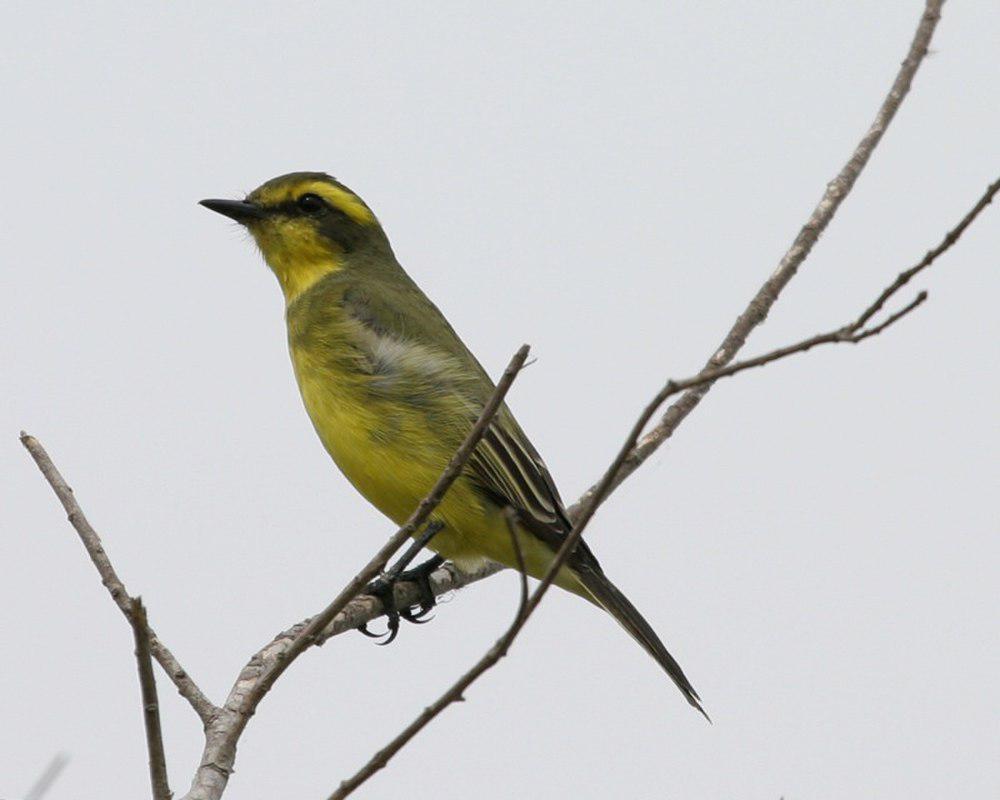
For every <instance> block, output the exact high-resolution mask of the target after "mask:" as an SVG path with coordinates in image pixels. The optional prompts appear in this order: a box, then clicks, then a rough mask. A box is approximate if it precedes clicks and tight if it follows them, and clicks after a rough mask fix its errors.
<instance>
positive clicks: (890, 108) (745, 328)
mask: <svg viewBox="0 0 1000 800" xmlns="http://www.w3.org/2000/svg"><path fill="white" fill-rule="evenodd" d="M943 4H944V0H927V4H926V6H925V8H924V12H923V14H922V15H921V17H920V23H919V24H918V25H917V30H916V33H915V34H914V36H913V41H912V43H911V44H910V49H909V51H908V52H907V54H906V58H905V59H904V60H903V63H902V64H901V65H900V68H899V71H898V73H897V74H896V78H895V80H894V81H893V82H892V86H891V88H890V89H889V93H888V94H887V95H886V97H885V99H884V100H883V101H882V105H881V106H880V107H879V110H878V113H877V114H876V115H875V121H874V122H872V124H871V126H870V127H869V128H868V131H867V133H865V135H864V136H863V137H862V139H861V141H860V142H859V143H858V146H857V147H856V148H855V149H854V152H853V153H851V157H850V158H849V159H848V160H847V163H846V164H844V166H843V168H842V169H841V170H840V172H839V173H838V174H837V177H836V178H834V179H833V180H832V181H830V183H829V184H827V187H826V191H825V192H824V193H823V197H822V198H820V201H819V203H818V204H817V206H816V208H815V209H814V210H813V212H812V214H811V215H810V217H809V219H808V221H807V222H806V224H805V225H803V226H802V229H801V230H800V231H799V233H798V235H797V236H796V237H795V240H794V241H793V242H792V245H791V247H789V248H788V251H787V252H786V253H785V255H784V256H782V259H781V261H780V263H779V264H778V267H777V269H776V270H775V271H774V273H773V274H772V275H771V276H770V277H769V278H768V279H767V280H766V281H765V282H764V285H763V286H761V288H760V290H759V291H758V292H757V294H756V295H754V298H753V299H752V300H751V301H750V303H749V304H748V305H747V307H746V308H745V309H744V311H743V313H742V314H740V315H739V316H738V317H737V318H736V322H735V323H734V324H733V326H732V328H730V330H729V332H728V333H727V334H726V336H725V338H724V339H723V341H722V344H721V345H720V346H719V347H718V348H717V349H716V350H715V352H714V353H713V354H712V356H711V358H709V359H708V362H707V363H706V364H705V369H714V368H718V367H721V366H724V365H726V364H728V363H729V362H730V361H732V360H733V358H735V356H736V354H737V353H738V352H739V351H740V349H741V348H742V347H743V345H744V344H745V343H746V340H747V337H748V336H749V335H750V333H751V332H752V331H753V330H754V328H756V327H757V326H758V325H760V323H762V322H763V321H764V319H765V318H766V317H767V314H768V311H770V309H771V306H773V305H774V303H775V301H776V300H777V299H778V296H779V295H780V294H781V292H782V290H783V289H784V288H785V286H787V285H788V282H789V281H790V280H791V279H792V278H793V277H795V273H796V272H797V271H798V268H799V266H800V265H801V264H802V262H803V261H805V259H806V257H807V256H808V255H809V253H810V252H811V250H812V248H813V245H815V244H816V241H817V240H818V239H819V237H820V234H821V233H822V232H823V231H824V230H825V229H826V226H827V225H829V224H830V220H832V219H833V217H834V214H836V213H837V209H838V208H839V207H840V204H841V203H842V202H843V201H844V198H846V197H847V195H848V194H850V192H851V189H852V188H853V187H854V183H855V181H856V180H857V179H858V176H859V175H860V174H861V171H862V170H863V169H864V168H865V165H866V164H867V163H868V159H869V158H870V157H871V154H872V153H873V152H874V151H875V148H876V147H877V146H878V143H879V142H880V141H881V139H882V135H883V134H884V133H885V131H886V128H888V127H889V123H890V122H892V119H893V117H894V116H895V115H896V111H897V110H898V109H899V106H900V104H901V103H902V102H903V99H904V98H905V97H906V95H907V93H908V92H909V91H910V85H911V84H912V82H913V76H914V75H916V73H917V69H918V68H919V66H920V64H921V62H922V61H923V60H924V57H925V56H926V55H927V47H928V45H929V44H930V41H931V37H932V36H933V34H934V29H935V28H936V27H937V23H938V20H939V19H940V17H941V6H942V5H943ZM711 388H712V384H711V383H710V382H709V383H704V384H700V385H699V386H698V387H696V388H695V389H692V390H690V391H688V392H686V393H685V394H684V395H683V396H682V397H680V398H679V399H678V400H677V401H676V402H674V403H673V404H672V405H671V406H670V408H668V409H667V410H666V411H665V412H664V414H663V416H662V417H661V419H660V421H659V422H658V423H657V424H656V425H655V426H654V427H653V429H652V430H651V431H650V432H649V433H647V434H646V435H645V436H644V437H643V438H642V439H641V440H640V441H639V442H637V443H636V446H635V447H634V448H633V449H632V452H631V453H629V456H628V458H626V459H625V461H624V463H623V464H622V467H621V469H620V470H619V471H618V474H617V475H616V476H615V478H614V481H613V482H612V485H611V488H612V489H614V488H617V487H618V485H619V484H621V483H622V482H623V481H624V480H625V479H626V478H628V476H629V475H631V474H632V473H633V472H635V471H636V469H638V468H639V467H640V466H641V465H642V463H643V462H644V461H645V460H646V459H647V458H649V457H650V456H651V455H652V454H653V452H654V451H655V450H656V449H657V448H658V447H659V446H660V445H661V444H663V442H665V441H666V440H667V439H669V438H670V437H671V436H672V435H673V433H674V431H675V430H676V429H677V427H678V426H679V425H680V424H681V422H683V420H684V418H685V417H687V415H688V414H690V413H691V412H692V411H693V410H694V408H695V407H696V406H697V405H698V403H700V402H701V400H702V398H703V397H704V396H705V395H706V394H707V393H708V391H709V389H711ZM596 488H597V487H596V486H592V487H591V488H590V489H588V490H587V491H586V492H584V494H583V495H582V496H581V497H580V499H579V500H577V502H576V503H575V504H574V505H573V506H572V507H571V508H570V509H569V512H570V519H573V518H574V515H575V514H577V513H579V511H580V510H581V509H582V508H583V504H584V502H585V501H586V500H587V498H589V497H590V495H591V494H592V493H593V492H594V491H595V490H596Z"/></svg>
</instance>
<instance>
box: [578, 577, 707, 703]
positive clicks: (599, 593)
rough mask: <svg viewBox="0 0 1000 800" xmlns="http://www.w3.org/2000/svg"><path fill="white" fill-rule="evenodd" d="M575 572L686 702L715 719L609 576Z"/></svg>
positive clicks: (644, 621) (654, 632)
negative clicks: (659, 667) (653, 660)
mask: <svg viewBox="0 0 1000 800" xmlns="http://www.w3.org/2000/svg"><path fill="white" fill-rule="evenodd" d="M573 571H574V572H575V574H576V576H577V578H578V579H579V581H580V583H582V584H583V586H584V588H585V589H586V590H587V591H588V592H589V593H590V595H591V596H592V597H593V598H594V601H595V602H596V603H597V604H598V605H599V606H600V607H601V608H603V609H604V610H605V611H607V612H608V613H609V614H610V615H611V616H612V617H614V618H615V619H616V620H617V621H618V624H619V625H621V626H622V627H623V628H624V629H625V630H626V631H628V634H629V635H630V636H631V637H632V638H633V639H635V640H636V641H637V642H638V643H639V644H641V645H642V647H643V649H644V650H645V651H646V652H647V653H649V654H650V655H651V656H652V657H653V658H654V659H656V663H657V664H659V665H660V666H661V667H663V671H664V672H666V673H667V675H669V676H670V677H671V679H672V680H673V682H674V683H676V684H677V688H678V689H680V690H681V693H682V694H683V695H684V697H686V698H687V701H688V702H689V703H690V704H691V705H692V706H694V707H695V708H696V709H697V710H698V711H699V712H701V715H702V716H703V717H704V718H705V719H707V720H708V721H709V722H711V721H712V720H711V719H709V717H708V714H706V713H705V709H704V708H702V707H701V698H700V697H698V693H697V692H696V691H695V690H694V687H693V686H692V685H691V682H690V681H689V680H688V679H687V676H686V675H685V674H684V670H682V669H681V666H680V664H678V663H677V662H676V661H675V660H674V657H673V656H672V655H670V653H668V652H667V648H666V647H665V646H664V644H663V642H661V641H660V637H659V636H657V635H656V631H654V630H653V629H652V628H651V627H650V625H649V623H648V622H646V620H645V619H643V616H642V614H640V613H639V611H638V610H637V609H636V607H635V606H634V605H632V604H631V603H630V602H629V600H628V598H627V597H626V596H625V595H623V594H622V593H621V592H620V591H619V590H618V587H617V586H615V585H614V584H613V583H612V582H611V581H609V580H608V578H607V576H606V575H605V574H604V573H603V572H601V571H600V570H599V569H596V570H595V569H593V568H588V567H584V568H583V569H579V568H577V569H575V570H573Z"/></svg>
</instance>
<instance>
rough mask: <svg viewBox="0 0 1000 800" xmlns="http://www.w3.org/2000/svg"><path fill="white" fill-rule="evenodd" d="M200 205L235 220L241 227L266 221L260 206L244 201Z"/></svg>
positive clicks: (202, 202) (208, 201) (200, 203)
mask: <svg viewBox="0 0 1000 800" xmlns="http://www.w3.org/2000/svg"><path fill="white" fill-rule="evenodd" d="M198 205H202V206H205V208H207V209H210V210H212V211H215V212H216V213H219V214H222V216H224V217H229V218H230V219H234V220H236V221H237V222H239V223H240V224H241V225H246V224H248V223H250V222H253V221H254V220H257V219H264V211H263V209H262V208H261V207H260V206H258V205H255V204H253V203H247V202H245V201H243V200H201V201H199V203H198Z"/></svg>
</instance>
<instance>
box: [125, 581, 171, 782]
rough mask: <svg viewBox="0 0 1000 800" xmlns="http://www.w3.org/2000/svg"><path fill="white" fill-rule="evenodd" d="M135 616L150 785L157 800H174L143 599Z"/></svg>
mask: <svg viewBox="0 0 1000 800" xmlns="http://www.w3.org/2000/svg"><path fill="white" fill-rule="evenodd" d="M131 612H132V613H131V616H130V622H131V623H132V633H133V634H134V636H135V660H136V664H137V665H138V667H139V688H140V690H141V691H142V718H143V723H144V724H145V727H146V750H147V751H148V752H149V781H150V784H151V786H152V789H153V800H170V798H171V797H173V792H171V791H170V786H169V784H168V783H167V757H166V755H165V754H164V752H163V729H162V728H161V727H160V703H159V700H158V699H157V697H156V678H155V677H154V676H153V659H152V658H151V657H150V655H149V623H148V621H147V619H146V608H145V606H143V604H142V598H141V597H134V598H132V604H131Z"/></svg>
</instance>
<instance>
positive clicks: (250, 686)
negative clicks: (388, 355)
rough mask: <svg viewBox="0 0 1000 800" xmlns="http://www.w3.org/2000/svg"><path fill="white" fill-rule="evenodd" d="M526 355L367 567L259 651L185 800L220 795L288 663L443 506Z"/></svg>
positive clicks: (208, 733)
mask: <svg viewBox="0 0 1000 800" xmlns="http://www.w3.org/2000/svg"><path fill="white" fill-rule="evenodd" d="M528 351H529V347H528V345H522V346H521V348H520V349H519V350H518V351H517V353H515V354H514V357H513V358H512V359H511V360H510V363H509V364H508V365H507V369H505V370H504V373H503V375H502V376H501V378H500V380H499V381H497V386H496V389H495V390H494V392H493V395H492V396H491V397H490V399H489V401H488V402H487V403H486V405H485V406H484V407H483V410H482V412H481V413H480V415H479V418H478V419H477V420H476V423H475V425H473V427H472V429H471V430H470V431H469V433H468V435H467V436H466V438H465V441H464V442H462V445H461V447H459V448H458V450H457V451H456V452H455V455H454V456H452V458H451V461H449V462H448V466H447V467H446V468H445V470H444V472H442V473H441V477H440V478H439V479H438V481H437V483H435V484H434V487H433V488H432V489H431V490H430V492H428V494H427V496H426V497H425V498H424V499H423V500H421V501H420V504H419V505H418V506H417V508H416V509H415V510H414V512H413V514H412V515H411V516H410V518H409V519H408V520H407V521H406V523H404V524H403V526H402V527H401V528H400V529H399V530H398V531H396V533H394V534H393V535H392V537H390V539H389V540H388V542H386V544H385V545H383V546H382V548H381V549H380V550H379V551H378V553H376V554H375V556H374V557H373V558H372V559H371V560H370V561H369V562H368V564H366V565H365V567H364V569H362V570H361V571H360V572H359V573H358V574H357V575H355V576H354V578H352V579H351V581H350V582H349V583H348V584H347V586H345V587H344V589H342V590H341V592H340V593H339V594H338V595H337V597H336V598H335V599H334V600H333V602H331V603H330V604H329V605H328V606H327V607H326V608H325V609H323V611H321V612H320V613H319V614H317V615H316V616H315V617H312V618H311V619H309V620H308V621H306V622H303V623H300V624H299V625H296V626H294V627H293V628H290V629H289V630H288V631H285V632H284V633H282V634H280V635H279V636H278V637H277V638H275V639H274V640H273V641H272V642H271V643H270V644H268V645H266V646H265V647H264V648H262V649H261V650H258V651H257V652H256V653H255V654H254V655H253V656H252V657H251V659H250V661H249V662H248V663H247V665H246V666H245V667H244V668H243V669H242V670H241V671H240V674H239V676H238V677H237V679H236V683H235V684H234V685H233V688H232V689H231V690H230V692H229V696H228V697H227V698H226V702H225V704H224V705H223V707H222V709H221V712H220V714H219V715H218V716H217V717H216V718H215V719H214V720H213V721H212V723H211V724H210V725H208V726H207V727H206V730H205V749H204V750H203V752H202V761H201V766H200V767H199V768H198V771H197V773H195V778H194V781H193V782H192V784H191V790H190V792H189V793H188V794H187V795H186V798H187V800H214V798H218V797H220V796H221V795H222V792H223V791H224V790H225V787H226V783H227V782H228V780H229V774H230V773H231V772H232V765H233V763H234V761H235V759H236V743H237V742H238V741H239V738H240V736H241V735H242V733H243V729H244V728H245V727H246V724H247V722H248V721H249V720H250V717H251V716H253V714H254V712H255V711H256V709H257V705H258V704H259V703H260V701H261V700H262V699H263V698H264V696H265V695H266V694H267V692H268V691H269V690H270V688H271V687H272V686H273V685H274V682H275V681H276V680H277V679H278V678H279V677H280V676H281V674H282V673H283V672H284V671H285V670H286V669H287V668H288V667H289V665H290V664H291V663H292V662H293V661H294V660H295V659H296V658H297V657H298V656H299V655H300V654H301V653H302V652H304V651H305V650H306V648H308V647H310V646H312V645H314V644H316V643H317V642H318V641H320V639H321V636H320V634H321V632H322V631H323V630H324V629H325V628H326V627H327V626H328V625H329V624H330V623H331V622H332V621H333V620H334V618H335V617H336V616H337V615H338V614H339V613H340V612H341V611H343V610H344V609H345V608H346V607H347V605H348V603H350V602H351V601H352V600H354V598H356V597H357V596H358V594H359V593H360V592H361V590H362V589H363V588H364V587H365V585H366V584H367V583H368V582H369V581H371V580H372V579H373V578H375V577H376V576H377V575H378V573H379V571H380V570H381V569H382V568H383V567H384V566H385V564H386V563H387V562H388V560H389V558H390V557H391V556H392V554H393V553H394V552H396V550H398V549H399V548H400V546H401V545H402V544H403V543H404V542H405V541H406V540H407V539H408V538H410V537H411V536H412V535H413V534H414V533H416V532H417V530H419V529H420V527H421V526H422V525H423V524H424V522H425V521H426V520H427V518H428V517H429V516H430V514H431V513H432V512H433V511H434V509H435V508H436V507H437V505H438V503H440V502H441V499H442V498H443V497H444V495H445V493H446V492H447V491H448V489H449V488H450V487H451V485H452V483H454V481H455V479H456V478H458V476H459V474H460V473H461V471H462V468H463V467H464V466H465V463H466V462H467V461H468V460H469V457H470V456H471V455H472V451H473V450H475V448H476V445H477V444H479V440H480V439H482V437H483V434H484V433H485V432H486V429H487V428H488V427H489V425H490V423H491V422H492V420H493V417H494V416H496V413H497V411H499V410H500V406H501V404H502V403H503V399H504V397H505V396H506V395H507V392H508V390H509V389H510V387H511V384H512V383H513V382H514V379H515V378H516V377H517V374H518V372H520V370H521V368H522V367H523V366H524V362H525V360H526V359H527V357H528Z"/></svg>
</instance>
